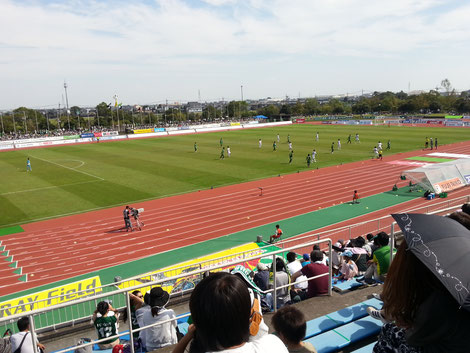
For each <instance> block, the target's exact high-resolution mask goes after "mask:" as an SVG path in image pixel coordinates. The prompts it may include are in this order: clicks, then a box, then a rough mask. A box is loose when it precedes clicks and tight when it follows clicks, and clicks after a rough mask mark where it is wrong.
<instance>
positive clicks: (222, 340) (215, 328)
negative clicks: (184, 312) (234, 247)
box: [173, 272, 287, 353]
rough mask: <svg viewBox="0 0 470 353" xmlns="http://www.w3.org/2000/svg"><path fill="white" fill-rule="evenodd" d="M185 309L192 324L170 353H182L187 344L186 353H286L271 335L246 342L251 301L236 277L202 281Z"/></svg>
mask: <svg viewBox="0 0 470 353" xmlns="http://www.w3.org/2000/svg"><path fill="white" fill-rule="evenodd" d="M189 308H190V310H191V317H192V320H193V323H194V324H193V325H191V326H190V327H189V330H188V333H187V334H186V336H184V337H183V338H182V339H181V341H180V342H179V343H178V345H177V346H176V347H175V349H174V350H173V352H174V353H183V352H184V351H185V349H186V346H187V345H188V344H190V349H189V352H190V353H205V352H227V353H238V352H243V353H257V352H270V353H278V352H279V353H287V350H286V348H285V346H284V344H283V343H282V341H281V340H280V339H279V338H277V337H276V336H274V335H264V336H262V337H260V338H257V339H256V340H252V341H250V340H249V339H250V325H251V322H250V320H251V317H252V310H251V299H250V294H249V292H248V288H247V286H246V284H245V283H244V282H243V280H241V279H240V278H239V277H238V276H234V275H231V274H229V273H225V272H218V273H214V274H211V275H210V276H209V277H206V278H204V279H203V280H202V281H201V282H200V283H199V284H198V285H197V286H196V288H195V289H194V291H193V293H192V294H191V299H190V301H189ZM251 337H253V336H251ZM190 342H191V343H190Z"/></svg>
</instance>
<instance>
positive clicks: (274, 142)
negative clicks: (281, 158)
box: [273, 141, 277, 151]
mask: <svg viewBox="0 0 470 353" xmlns="http://www.w3.org/2000/svg"><path fill="white" fill-rule="evenodd" d="M276 148H277V145H276V141H273V151H276Z"/></svg>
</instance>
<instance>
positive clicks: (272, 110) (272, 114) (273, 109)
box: [258, 104, 279, 118]
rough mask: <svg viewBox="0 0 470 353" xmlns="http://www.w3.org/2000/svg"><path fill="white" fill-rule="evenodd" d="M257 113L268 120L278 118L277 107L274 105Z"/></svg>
mask: <svg viewBox="0 0 470 353" xmlns="http://www.w3.org/2000/svg"><path fill="white" fill-rule="evenodd" d="M258 113H259V114H261V115H265V116H267V117H268V118H274V117H276V116H279V107H277V106H275V105H274V104H270V105H268V106H267V107H264V108H261V109H259V110H258Z"/></svg>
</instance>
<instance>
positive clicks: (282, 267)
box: [276, 257, 287, 272]
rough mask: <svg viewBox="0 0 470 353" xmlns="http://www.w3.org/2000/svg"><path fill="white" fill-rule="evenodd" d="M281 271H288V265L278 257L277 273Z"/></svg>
mask: <svg viewBox="0 0 470 353" xmlns="http://www.w3.org/2000/svg"><path fill="white" fill-rule="evenodd" d="M279 271H286V263H285V262H284V261H283V260H282V259H281V258H280V257H276V272H279ZM286 272H287V271H286Z"/></svg>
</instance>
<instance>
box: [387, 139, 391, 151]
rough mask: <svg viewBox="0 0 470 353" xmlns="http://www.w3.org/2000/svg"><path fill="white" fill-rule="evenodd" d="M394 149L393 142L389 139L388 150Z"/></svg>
mask: <svg viewBox="0 0 470 353" xmlns="http://www.w3.org/2000/svg"><path fill="white" fill-rule="evenodd" d="M390 149H392V143H391V142H390V140H388V141H387V150H390Z"/></svg>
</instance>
